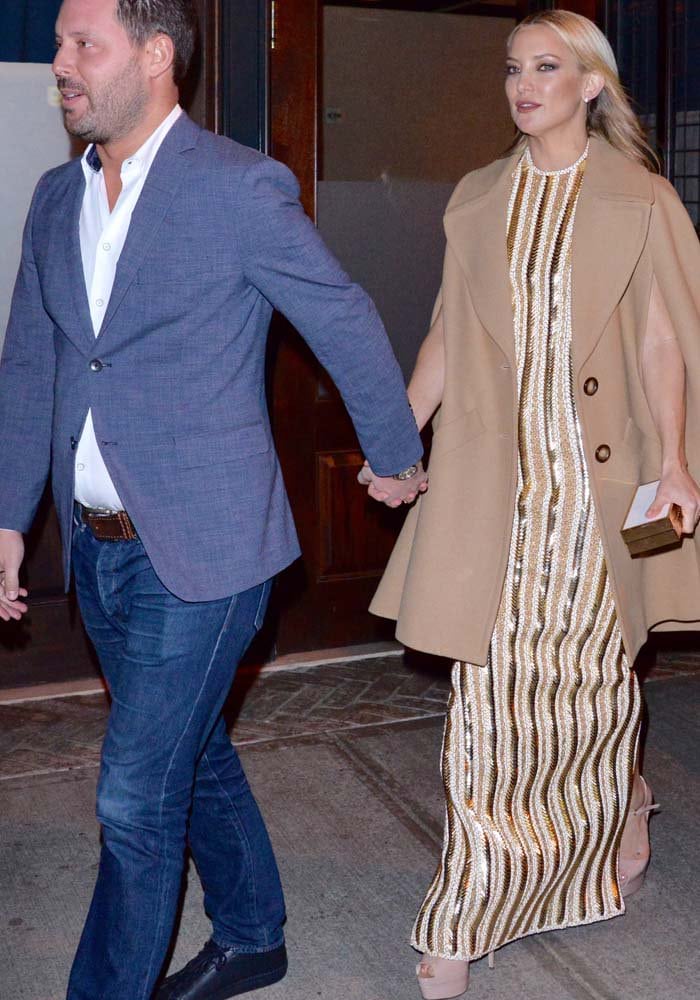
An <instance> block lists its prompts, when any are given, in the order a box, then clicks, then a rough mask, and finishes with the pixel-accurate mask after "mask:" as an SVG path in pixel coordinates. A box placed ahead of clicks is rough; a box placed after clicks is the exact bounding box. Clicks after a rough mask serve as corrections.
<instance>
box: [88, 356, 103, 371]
mask: <svg viewBox="0 0 700 1000" xmlns="http://www.w3.org/2000/svg"><path fill="white" fill-rule="evenodd" d="M103 368H104V365H103V364H102V362H101V361H100V360H99V358H93V359H92V361H91V362H90V371H91V372H101V371H102V369H103Z"/></svg>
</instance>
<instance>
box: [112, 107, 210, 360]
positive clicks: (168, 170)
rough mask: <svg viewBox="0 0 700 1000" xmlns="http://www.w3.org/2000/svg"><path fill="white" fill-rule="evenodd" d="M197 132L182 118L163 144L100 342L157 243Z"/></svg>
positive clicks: (131, 229) (143, 196) (133, 219)
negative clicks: (187, 154) (158, 234)
mask: <svg viewBox="0 0 700 1000" xmlns="http://www.w3.org/2000/svg"><path fill="white" fill-rule="evenodd" d="M199 132H200V129H199V127H198V126H196V125H195V124H194V123H193V122H192V121H191V120H190V119H189V118H188V117H187V116H186V115H184V114H183V115H181V117H180V118H179V119H178V121H177V122H176V123H175V124H174V125H173V127H172V129H171V130H170V132H169V133H168V135H167V136H166V137H165V139H164V140H163V145H162V146H161V148H160V149H159V150H158V153H157V155H156V158H155V160H154V161H153V165H152V167H151V169H150V171H149V173H148V177H147V178H146V183H145V184H144V186H143V191H142V192H141V195H140V197H139V200H138V202H137V203H136V207H135V208H134V211H133V214H132V216H131V223H130V225H129V233H128V235H127V238H126V242H125V244H124V248H123V250H122V252H121V255H120V257H119V263H118V264H117V272H116V275H115V278H114V285H113V286H112V294H111V296H110V299H109V303H108V305H107V311H106V313H105V318H104V320H103V323H102V327H101V328H100V334H99V337H98V338H97V339H98V340H101V339H102V338H103V337H104V336H105V334H106V333H107V332H108V330H109V326H110V324H111V322H112V320H113V319H114V316H115V314H116V313H117V311H118V309H119V306H120V305H121V302H122V300H123V298H124V296H125V294H126V292H127V291H128V289H129V286H130V285H131V283H132V282H133V280H134V278H135V276H136V272H137V271H138V269H139V267H140V266H141V265H142V264H143V262H144V260H145V258H146V257H147V255H148V252H149V250H150V248H151V246H152V244H153V242H154V240H155V239H156V236H157V233H158V229H159V227H160V225H161V223H162V221H163V219H164V218H165V216H166V215H167V213H168V209H169V208H170V206H171V204H172V202H173V200H174V198H175V196H176V195H177V193H178V190H179V188H180V185H181V184H182V182H183V179H184V176H185V173H186V167H187V162H188V161H187V158H186V157H184V156H182V155H181V154H182V153H183V152H184V151H185V150H187V149H192V148H193V147H194V146H195V145H196V141H197V137H198V135H199Z"/></svg>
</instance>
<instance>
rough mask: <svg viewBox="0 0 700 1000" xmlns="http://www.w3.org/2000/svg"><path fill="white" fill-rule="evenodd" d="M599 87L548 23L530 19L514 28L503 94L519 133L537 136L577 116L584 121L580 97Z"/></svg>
mask: <svg viewBox="0 0 700 1000" xmlns="http://www.w3.org/2000/svg"><path fill="white" fill-rule="evenodd" d="M599 89H600V88H598V89H597V90H596V87H595V83H594V81H593V75H592V74H590V73H584V72H582V70H581V68H580V66H579V64H578V62H577V60H576V56H575V55H574V54H573V52H572V51H571V49H570V48H569V47H568V45H566V43H565V42H564V41H563V39H561V38H560V37H559V35H558V34H557V33H556V31H554V30H553V29H552V28H549V27H547V25H544V24H534V25H532V26H531V27H527V28H521V29H520V31H518V32H517V34H516V35H515V37H514V39H513V41H512V43H511V46H510V49H509V50H508V56H507V59H506V97H507V98H508V103H509V105H510V113H511V115H512V116H513V121H514V122H515V124H516V125H517V127H518V128H519V129H520V131H521V132H524V133H525V134H526V135H531V136H535V137H538V138H539V137H542V136H544V135H546V134H547V133H550V132H552V131H556V130H557V129H560V128H562V126H563V127H566V126H567V125H569V124H572V123H573V122H575V121H576V120H577V119H580V121H581V124H582V125H584V126H585V120H586V105H585V103H584V100H583V99H584V97H588V98H589V99H591V98H592V97H595V96H596V95H597V93H598V91H599Z"/></svg>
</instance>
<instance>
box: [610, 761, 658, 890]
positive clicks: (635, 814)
mask: <svg viewBox="0 0 700 1000" xmlns="http://www.w3.org/2000/svg"><path fill="white" fill-rule="evenodd" d="M639 780H640V781H641V782H642V784H643V785H644V798H643V800H642V804H641V805H640V806H638V807H637V809H632V810H630V813H629V815H628V817H627V821H626V823H625V830H624V833H623V840H624V839H625V835H627V841H628V843H627V844H625V845H624V847H625V849H626V850H627V851H628V852H629V853H625V854H623V853H622V851H623V844H620V856H619V859H618V877H619V883H620V892H621V893H622V895H623V897H625V898H627V897H628V896H631V895H633V893H635V892H637V891H638V890H639V889H641V887H642V885H643V884H644V878H645V876H646V873H647V868H648V867H649V857H650V848H649V816H650V814H651V813H653V812H656V810H657V809H658V808H659V806H658V805H657V803H656V802H654V796H653V795H652V791H651V788H650V787H649V785H648V784H647V783H646V781H645V780H644V778H643V777H642V776H641V774H640V775H639Z"/></svg>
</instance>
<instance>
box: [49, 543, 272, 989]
mask: <svg viewBox="0 0 700 1000" xmlns="http://www.w3.org/2000/svg"><path fill="white" fill-rule="evenodd" d="M73 566H74V571H75V579H76V586H77V590H78V600H79V604H80V609H81V613H82V617H83V621H84V623H85V627H86V629H87V631H88V634H89V636H90V638H91V640H92V642H93V643H94V646H95V648H96V650H97V653H98V656H99V658H100V663H101V666H102V670H103V672H104V676H105V679H106V681H107V684H108V686H109V690H110V694H111V697H112V706H111V711H110V716H109V722H108V726H107V732H106V735H105V739H104V744H103V748H102V763H101V769H100V777H99V783H98V788H97V816H98V819H99V820H100V823H101V824H102V852H101V857H100V866H99V873H98V876H97V884H96V886H95V892H94V895H93V899H92V904H91V906H90V911H89V914H88V917H87V921H86V924H85V928H84V930H83V934H82V938H81V940H80V945H79V947H78V952H77V955H76V957H75V961H74V963H73V969H72V971H71V976H70V982H69V986H68V1000H98V998H99V1000H148V998H149V997H151V995H152V993H153V989H154V985H155V983H156V981H157V979H158V976H159V974H160V972H161V968H162V965H163V961H164V959H165V955H166V952H167V950H168V945H169V943H170V938H171V936H172V932H173V925H174V922H175V916H176V911H177V906H178V897H179V894H180V890H181V886H182V878H183V870H184V862H185V847H186V844H187V843H189V846H190V848H191V851H192V854H193V857H194V860H195V864H196V866H197V871H198V873H199V876H200V879H201V882H202V886H203V888H204V896H205V908H206V911H207V913H208V915H209V917H210V918H211V921H212V924H213V938H214V940H215V941H216V942H217V943H218V944H220V945H222V946H224V947H234V948H236V949H237V950H238V951H241V952H263V951H269V950H272V949H274V948H277V947H279V945H281V944H282V942H283V940H284V937H283V932H282V923H283V921H284V898H283V895H282V887H281V885H280V879H279V873H278V870H277V864H276V862H275V857H274V854H273V851H272V846H271V844H270V839H269V837H268V834H267V830H266V829H265V824H264V822H263V819H262V816H261V815H260V812H259V810H258V807H257V804H256V802H255V799H254V798H253V795H252V793H251V791H250V788H249V786H248V782H247V780H246V777H245V774H244V773H243V769H242V767H241V764H240V761H239V759H238V755H237V753H236V751H235V750H234V749H233V747H232V746H231V742H230V740H229V738H228V736H227V733H226V728H225V725H224V720H223V718H222V715H221V711H222V707H223V704H224V700H225V698H226V695H227V694H228V691H229V688H230V686H231V682H232V680H233V676H234V673H235V670H236V666H237V665H238V662H239V660H240V658H241V657H242V655H243V653H244V652H245V650H246V648H247V647H248V645H249V643H250V641H251V639H252V638H253V636H254V635H255V632H256V630H257V629H258V628H259V627H260V625H261V623H262V619H263V616H264V614H265V609H266V606H267V601H268V597H269V592H270V582H269V581H268V582H267V583H264V584H260V585H258V586H255V587H252V588H251V589H250V590H246V591H244V592H243V593H240V594H235V595H234V596H233V597H227V598H224V599H223V600H219V601H208V602H203V603H186V602H185V601H181V600H180V599H179V598H177V597H175V596H174V595H173V594H171V593H170V592H169V591H168V590H166V588H165V587H164V586H163V584H162V583H161V582H160V580H159V579H158V577H157V576H156V574H155V572H154V570H153V567H152V565H151V563H150V561H149V559H148V557H147V555H146V553H145V551H144V548H143V545H142V544H141V542H140V541H138V540H136V541H128V542H127V541H124V542H101V541H97V539H95V538H94V537H93V535H92V534H91V532H90V530H89V529H88V528H87V527H86V526H85V525H83V524H79V525H78V524H76V527H75V534H74V542H73Z"/></svg>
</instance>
